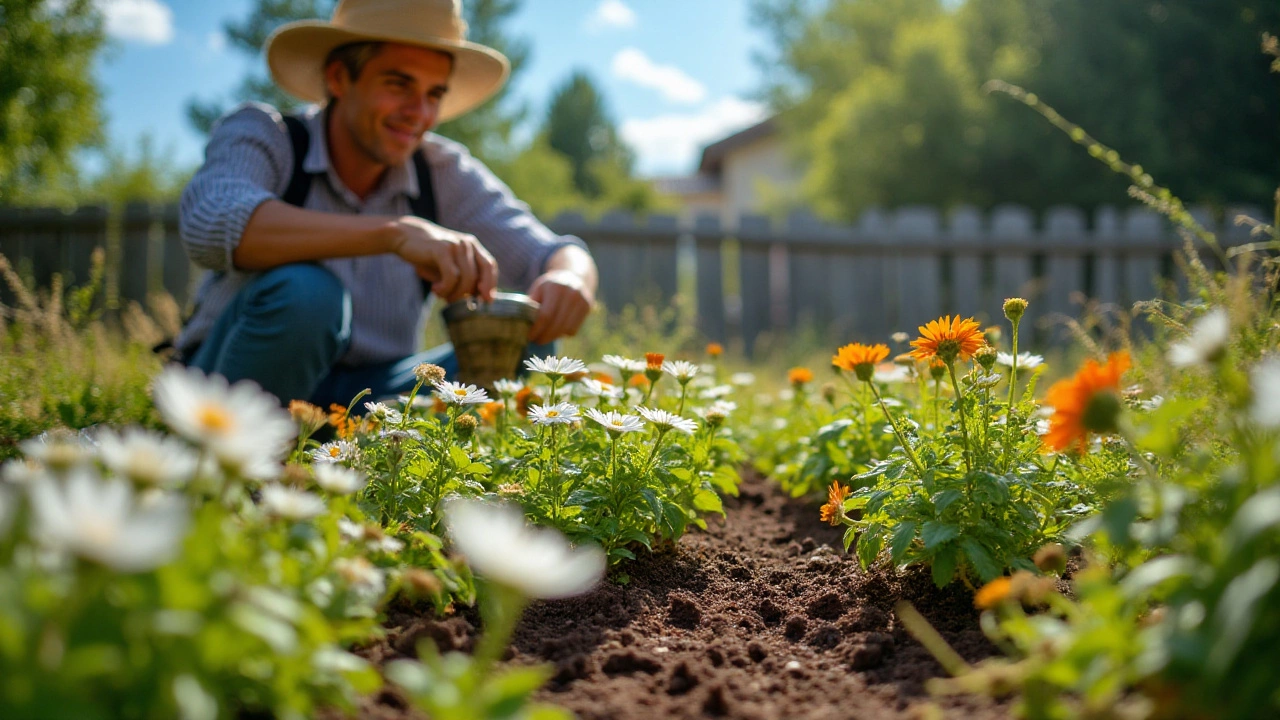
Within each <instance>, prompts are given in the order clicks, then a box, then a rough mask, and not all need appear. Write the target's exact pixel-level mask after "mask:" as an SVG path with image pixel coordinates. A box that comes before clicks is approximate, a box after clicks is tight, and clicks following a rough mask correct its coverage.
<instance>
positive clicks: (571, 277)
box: [529, 270, 595, 345]
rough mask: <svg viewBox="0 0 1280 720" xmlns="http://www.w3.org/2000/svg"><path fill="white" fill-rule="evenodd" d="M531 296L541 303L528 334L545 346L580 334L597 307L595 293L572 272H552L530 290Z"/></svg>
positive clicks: (534, 340)
mask: <svg viewBox="0 0 1280 720" xmlns="http://www.w3.org/2000/svg"><path fill="white" fill-rule="evenodd" d="M529 297H530V298H532V299H534V300H536V301H538V303H539V304H540V305H541V307H540V308H539V309H538V318H537V320H535V321H534V323H533V328H532V329H531V330H530V331H529V341H530V342H533V343H536V344H539V345H542V344H545V343H549V342H551V341H552V340H555V339H557V338H561V337H564V336H565V335H576V334H578V328H580V327H582V321H583V320H586V319H587V314H588V313H590V312H591V306H592V305H593V304H595V290H594V288H593V287H591V283H589V282H588V281H587V280H586V279H584V278H583V277H582V275H581V274H579V273H577V272H574V271H573V270H551V271H549V272H547V273H545V274H543V275H542V276H541V277H539V278H538V279H537V280H534V281H533V286H532V287H530V288H529Z"/></svg>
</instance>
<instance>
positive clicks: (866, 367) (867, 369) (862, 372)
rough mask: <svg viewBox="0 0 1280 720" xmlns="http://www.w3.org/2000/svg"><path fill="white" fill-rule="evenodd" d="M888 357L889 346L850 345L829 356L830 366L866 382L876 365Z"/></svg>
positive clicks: (873, 372)
mask: <svg viewBox="0 0 1280 720" xmlns="http://www.w3.org/2000/svg"><path fill="white" fill-rule="evenodd" d="M887 357H889V346H888V345H883V344H876V345H863V344H862V343H852V344H849V345H845V346H844V347H842V348H840V349H839V350H837V351H836V354H835V355H832V356H831V364H832V365H835V366H836V367H838V368H840V369H841V370H848V371H849V372H852V373H854V374H856V375H857V376H858V379H859V380H861V381H863V382H867V381H870V380H871V376H872V375H874V374H875V371H876V363H878V362H880V361H881V360H884V359H885V358H887Z"/></svg>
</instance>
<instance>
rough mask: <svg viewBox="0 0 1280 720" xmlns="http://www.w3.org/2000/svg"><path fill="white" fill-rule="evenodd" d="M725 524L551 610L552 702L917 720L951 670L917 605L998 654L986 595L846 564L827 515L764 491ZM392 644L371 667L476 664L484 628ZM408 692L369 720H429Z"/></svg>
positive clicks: (541, 625)
mask: <svg viewBox="0 0 1280 720" xmlns="http://www.w3.org/2000/svg"><path fill="white" fill-rule="evenodd" d="M725 509H726V513H727V517H726V519H725V521H723V522H720V521H718V520H717V521H713V522H712V523H711V527H710V529H709V531H708V532H704V533H692V534H688V535H686V536H684V537H683V538H682V539H681V540H680V542H679V543H678V545H677V547H675V548H674V549H671V550H668V551H665V552H657V553H654V554H652V555H641V556H640V558H639V559H638V560H636V561H635V562H631V563H625V564H624V566H623V568H622V571H624V572H625V573H627V574H628V575H629V576H630V581H629V582H628V583H627V584H625V585H621V584H619V583H618V582H616V579H617V578H616V577H613V576H611V581H610V582H606V583H604V584H602V585H601V586H600V587H599V588H597V589H596V590H595V591H593V592H592V593H590V594H588V595H586V596H583V597H579V598H573V599H570V600H562V601H555V602H540V603H536V604H535V605H533V606H532V607H530V608H529V610H528V611H527V612H526V614H525V617H524V620H523V622H522V623H521V624H520V626H519V629H518V630H517V632H516V636H515V638H514V641H513V645H512V651H511V658H510V660H509V661H510V662H512V663H517V664H528V663H540V662H541V663H550V664H552V665H554V666H555V670H556V674H555V676H554V678H553V679H552V680H551V682H550V683H548V685H547V687H545V688H544V689H543V690H542V691H541V692H540V693H539V699H541V700H543V701H545V702H550V703H554V704H557V705H561V706H563V707H566V708H568V709H570V710H572V711H574V712H575V713H577V714H578V716H579V717H581V718H584V719H587V720H589V719H594V718H601V719H603V718H611V719H612V718H619V719H625V718H655V717H664V718H694V717H730V718H781V717H788V718H828V717H829V718H836V717H841V718H844V717H858V718H891V717H904V718H907V717H917V714H916V707H915V706H916V705H918V704H919V703H921V702H923V701H925V700H926V699H927V695H926V693H925V691H924V682H925V680H927V679H928V678H930V677H935V676H938V675H940V674H941V673H942V668H941V667H940V666H939V665H938V664H937V663H936V662H934V661H933V659H932V658H931V657H930V656H929V655H928V653H927V652H925V650H924V649H923V648H922V647H920V646H919V645H918V644H917V643H915V642H914V641H913V640H911V639H910V638H909V637H908V636H907V634H906V632H905V630H904V629H903V628H902V627H901V625H900V624H899V623H898V622H897V621H896V619H895V617H894V614H893V605H894V604H895V603H896V602H897V601H898V600H899V599H905V600H908V601H911V602H912V603H913V604H914V605H915V606H916V607H917V608H919V609H920V610H921V611H922V612H923V613H924V615H925V616H926V617H927V618H928V619H929V620H930V621H931V622H932V623H933V624H934V625H935V627H937V628H938V629H939V630H940V631H941V632H942V634H943V636H944V637H945V638H946V639H947V640H948V641H949V642H950V643H951V644H952V645H953V646H954V647H955V648H956V649H957V650H958V651H959V652H960V654H961V655H963V656H964V657H965V658H966V659H967V660H970V661H973V660H977V659H980V658H982V657H986V656H988V655H991V654H993V653H994V652H995V649H994V648H993V647H992V646H991V645H990V644H989V643H988V642H987V640H986V639H985V638H984V637H983V635H982V633H981V631H980V630H979V629H978V613H977V611H976V610H974V609H973V605H972V602H973V600H972V595H971V594H970V593H969V592H967V591H966V590H965V589H964V588H963V587H962V586H960V585H959V584H958V583H956V584H952V585H951V586H949V587H948V588H946V589H943V590H938V589H937V588H935V587H934V585H933V583H932V582H931V581H930V578H929V575H928V571H927V570H925V571H923V572H910V573H907V574H905V575H903V576H895V575H894V574H892V573H889V572H885V571H883V570H876V571H873V572H870V573H866V572H863V571H862V570H861V569H859V568H858V564H857V560H856V559H855V558H853V557H852V556H849V555H846V554H845V553H843V552H841V551H840V535H841V529H840V528H833V527H830V526H827V525H825V524H822V523H821V522H820V521H819V520H818V513H817V508H816V507H815V506H813V505H811V504H809V503H806V502H803V501H800V500H794V499H791V498H787V497H786V496H785V495H784V494H783V493H781V492H780V491H779V490H778V489H777V488H776V487H775V486H774V485H772V484H770V483H768V482H766V481H764V480H761V479H758V478H752V479H748V480H747V481H746V482H744V484H743V486H742V491H741V495H740V497H739V498H736V499H735V498H731V499H729V501H728V502H727V503H726V508H725ZM388 615H389V617H388V622H387V638H386V640H385V641H383V642H381V643H379V644H377V645H374V646H372V647H369V648H365V649H363V650H361V651H360V654H362V655H364V656H366V657H368V658H369V659H371V660H373V661H375V662H377V663H378V664H382V663H385V662H387V661H389V660H392V659H395V658H397V657H404V656H406V655H408V654H411V653H412V652H413V648H414V647H415V645H416V643H417V641H418V640H419V639H420V638H423V637H430V638H432V639H434V640H435V641H436V642H437V644H438V645H440V646H441V649H445V650H447V649H463V650H467V649H469V648H470V645H471V643H472V641H473V635H474V633H475V621H476V617H475V616H474V615H470V614H468V613H464V615H463V616H460V617H454V618H449V619H446V620H432V619H428V618H424V617H420V616H417V615H415V614H414V613H410V612H405V611H403V610H395V609H391V610H389V611H388ZM943 702H944V705H943V707H944V710H945V712H946V715H947V716H953V715H954V716H960V715H963V716H964V717H971V718H986V717H1007V715H1008V714H1007V712H1006V709H1005V708H1003V707H1000V706H993V705H991V704H990V703H984V702H982V701H980V700H974V699H972V698H965V699H960V700H956V701H950V700H944V701H943ZM407 707H408V704H407V703H406V702H405V701H404V699H403V698H402V697H400V696H399V695H397V694H396V691H394V690H386V691H384V692H383V693H382V694H381V695H379V696H376V697H375V698H372V699H370V700H368V701H366V703H365V706H364V707H362V708H361V709H360V716H361V717H376V718H399V717H418V715H417V714H416V713H414V712H412V711H409V710H406V709H405V708H407Z"/></svg>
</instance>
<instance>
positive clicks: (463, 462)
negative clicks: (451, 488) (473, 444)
mask: <svg viewBox="0 0 1280 720" xmlns="http://www.w3.org/2000/svg"><path fill="white" fill-rule="evenodd" d="M449 459H450V460H452V461H453V467H454V468H455V469H458V470H461V469H462V468H464V467H466V466H468V465H470V464H471V458H470V457H468V456H467V451H466V450H463V449H462V448H460V447H458V446H457V445H451V446H449Z"/></svg>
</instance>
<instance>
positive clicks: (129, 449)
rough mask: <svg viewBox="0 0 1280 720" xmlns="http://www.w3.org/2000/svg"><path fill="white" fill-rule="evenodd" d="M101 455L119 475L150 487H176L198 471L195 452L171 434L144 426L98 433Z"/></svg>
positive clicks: (106, 463)
mask: <svg viewBox="0 0 1280 720" xmlns="http://www.w3.org/2000/svg"><path fill="white" fill-rule="evenodd" d="M98 456H99V457H100V458H102V462H103V464H105V465H106V466H107V467H108V468H110V469H111V471H112V472H114V473H115V474H117V475H120V476H123V477H126V478H129V479H130V480H132V481H134V482H135V483H137V484H139V485H144V486H148V487H169V488H171V487H177V486H179V485H181V484H183V483H185V482H187V481H188V480H190V479H191V477H192V476H193V475H194V474H195V470H196V455H195V453H193V452H191V448H190V447H188V446H187V445H184V444H183V443H182V442H181V441H179V440H178V439H176V438H173V437H170V436H168V435H162V434H160V433H157V432H153V431H150V430H143V429H141V428H126V429H125V430H124V432H122V433H120V432H116V431H115V430H110V429H106V430H103V431H102V432H100V433H99V434H98Z"/></svg>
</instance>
